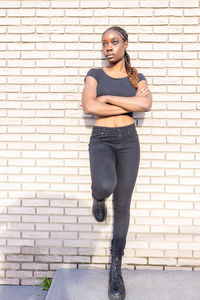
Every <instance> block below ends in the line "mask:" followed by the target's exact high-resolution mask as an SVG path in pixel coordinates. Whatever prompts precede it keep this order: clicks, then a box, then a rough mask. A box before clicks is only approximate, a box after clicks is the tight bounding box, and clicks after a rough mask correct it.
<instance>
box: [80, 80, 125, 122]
mask: <svg viewBox="0 0 200 300" xmlns="http://www.w3.org/2000/svg"><path fill="white" fill-rule="evenodd" d="M96 90H97V81H96V80H95V79H94V78H93V77H92V76H87V77H86V80H85V85H84V88H83V92H82V106H83V110H84V112H85V113H86V114H89V115H96V116H114V115H121V114H123V113H127V112H130V110H126V109H123V108H121V107H120V106H117V105H110V104H106V103H102V102H100V101H98V100H96V98H97V92H96Z"/></svg>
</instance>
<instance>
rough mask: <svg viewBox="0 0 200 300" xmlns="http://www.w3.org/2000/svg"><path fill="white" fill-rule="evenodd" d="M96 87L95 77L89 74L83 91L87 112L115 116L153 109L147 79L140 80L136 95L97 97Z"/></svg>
mask: <svg viewBox="0 0 200 300" xmlns="http://www.w3.org/2000/svg"><path fill="white" fill-rule="evenodd" d="M96 88H97V81H96V80H95V79H94V78H93V77H91V76H87V77H86V81H85V86H84V88H83V92H82V107H83V110H84V112H85V113H86V114H91V115H96V116H113V115H121V114H123V113H127V112H133V111H135V112H136V111H150V110H151V106H152V95H151V92H150V90H149V89H148V87H147V82H146V80H141V81H140V82H138V90H137V93H136V95H135V96H134V97H119V96H112V95H104V96H100V97H97V94H96ZM108 103H109V104H108ZM110 104H112V105H110Z"/></svg>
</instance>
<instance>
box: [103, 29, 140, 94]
mask: <svg viewBox="0 0 200 300" xmlns="http://www.w3.org/2000/svg"><path fill="white" fill-rule="evenodd" d="M108 30H114V31H117V32H118V33H119V34H120V36H121V38H122V39H123V41H124V42H126V41H127V42H128V34H127V32H126V31H125V30H124V29H123V28H121V27H119V26H113V27H109V28H108V29H106V30H105V31H104V33H105V32H106V31H108ZM104 33H103V34H104ZM124 61H125V68H126V72H127V74H128V77H129V80H130V82H131V84H132V85H133V87H134V88H135V89H136V90H137V88H138V79H139V76H138V71H137V70H136V68H134V67H132V66H131V63H130V56H129V54H128V53H127V51H125V53H124Z"/></svg>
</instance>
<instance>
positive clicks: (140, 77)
mask: <svg viewBox="0 0 200 300" xmlns="http://www.w3.org/2000/svg"><path fill="white" fill-rule="evenodd" d="M138 76H139V79H138V81H141V80H146V81H147V79H146V77H145V76H144V74H143V73H139V72H138Z"/></svg>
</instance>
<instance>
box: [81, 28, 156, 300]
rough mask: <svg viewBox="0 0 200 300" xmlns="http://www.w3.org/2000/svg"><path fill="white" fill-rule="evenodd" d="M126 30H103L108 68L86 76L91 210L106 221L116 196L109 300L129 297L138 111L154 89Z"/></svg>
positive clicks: (148, 106) (147, 108)
mask: <svg viewBox="0 0 200 300" xmlns="http://www.w3.org/2000/svg"><path fill="white" fill-rule="evenodd" d="M127 46H128V34H127V32H126V31H125V30H124V29H123V28H121V27H118V26H114V27H110V28H108V29H107V30H106V31H104V33H103V34H102V52H103V54H104V56H105V58H106V60H107V62H108V64H107V66H106V67H103V68H92V69H90V70H89V71H88V73H87V74H86V76H85V85H84V88H83V92H82V107H83V110H84V112H85V113H87V114H92V115H95V116H96V120H95V124H94V126H93V128H92V134H91V137H90V142H89V157H90V171H91V179H92V185H91V189H92V197H93V206H92V212H93V215H94V217H95V219H96V220H97V221H99V222H102V221H104V220H105V218H106V216H107V208H106V205H105V200H106V198H108V197H109V196H110V195H111V194H113V199H112V201H113V209H114V222H113V238H112V241H111V248H110V252H111V255H112V258H111V265H110V271H109V289H108V296H109V299H113V300H114V299H120V300H121V299H124V298H125V294H126V290H125V286H124V280H123V278H122V273H121V260H122V256H123V255H124V248H125V245H126V237H127V232H128V228H129V219H130V203H131V196H132V193H133V189H134V186H135V182H136V178H137V173H138V167H139V161H140V145H139V138H138V134H137V131H136V127H135V123H134V119H133V112H137V111H150V110H151V105H152V96H151V92H150V90H149V89H148V87H147V80H146V78H145V76H144V75H143V74H142V73H138V72H137V70H136V69H135V68H134V67H131V64H130V57H129V55H128V53H127V51H126V49H127Z"/></svg>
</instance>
